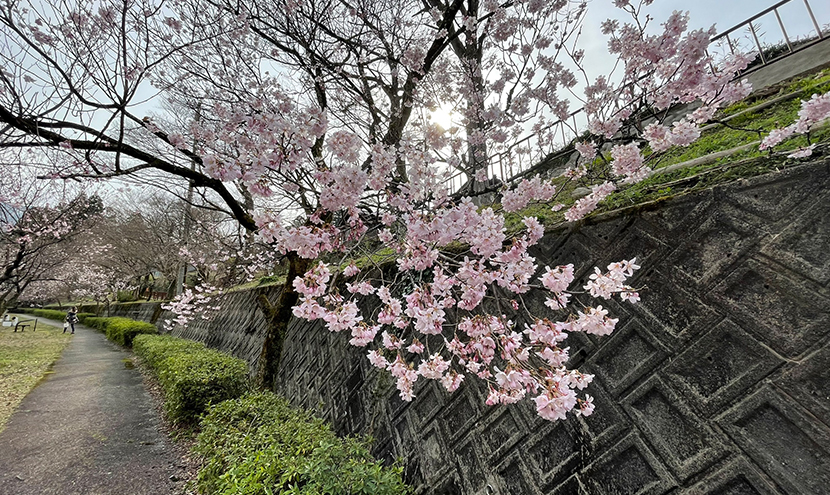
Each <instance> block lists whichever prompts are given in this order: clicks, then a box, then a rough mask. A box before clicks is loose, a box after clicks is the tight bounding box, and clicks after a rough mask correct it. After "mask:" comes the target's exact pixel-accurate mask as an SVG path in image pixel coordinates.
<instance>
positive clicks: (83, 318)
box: [78, 313, 96, 325]
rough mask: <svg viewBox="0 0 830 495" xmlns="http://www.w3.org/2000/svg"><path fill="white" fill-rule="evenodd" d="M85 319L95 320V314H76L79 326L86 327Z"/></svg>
mask: <svg viewBox="0 0 830 495" xmlns="http://www.w3.org/2000/svg"><path fill="white" fill-rule="evenodd" d="M87 318H96V315H95V313H78V321H79V322H81V325H86V320H87Z"/></svg>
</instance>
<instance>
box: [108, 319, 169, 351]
mask: <svg viewBox="0 0 830 495" xmlns="http://www.w3.org/2000/svg"><path fill="white" fill-rule="evenodd" d="M103 329H104V332H105V333H106V335H107V338H108V339H110V340H112V341H113V342H115V343H117V344H121V345H123V346H126V347H131V346H132V345H133V338H135V336H136V335H138V334H154V333H158V329H156V326H155V325H153V324H152V323H147V322H144V321H136V320H131V319H129V318H121V317H117V316H116V317H113V318H106V322H105V323H104V324H103Z"/></svg>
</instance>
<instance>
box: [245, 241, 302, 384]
mask: <svg viewBox="0 0 830 495" xmlns="http://www.w3.org/2000/svg"><path fill="white" fill-rule="evenodd" d="M310 264H311V260H308V259H305V258H301V257H299V256H297V254H296V253H289V254H288V275H287V276H286V279H285V285H284V286H283V288H282V291H280V295H279V296H278V297H277V301H276V302H275V303H273V304H271V302H270V301H268V297H267V296H266V295H265V294H260V295H259V296H257V299H256V302H257V306H258V307H259V309H260V311H262V313H263V315H264V316H265V322H266V325H267V326H266V330H265V340H264V342H263V343H262V351H261V352H260V355H259V366H258V368H257V373H256V378H255V384H256V387H257V388H259V389H263V390H273V389H274V385H275V384H276V379H277V372H278V371H279V365H280V359H281V358H282V349H283V346H284V344H285V336H286V334H287V333H288V323H289V322H290V321H291V318H292V316H293V314H292V312H291V310H292V308H293V307H294V306H295V305H296V304H297V301H298V300H299V298H300V295H299V293H298V292H297V291H296V290H295V289H294V284H293V282H294V279H295V278H296V277H298V276H302V275H303V274H305V272H306V271H307V270H308V267H309V265H310Z"/></svg>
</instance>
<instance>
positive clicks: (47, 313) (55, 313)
mask: <svg viewBox="0 0 830 495" xmlns="http://www.w3.org/2000/svg"><path fill="white" fill-rule="evenodd" d="M32 314H33V315H35V316H39V317H41V318H48V319H50V320H58V321H63V320H64V318H66V311H59V310H57V309H33V310H32Z"/></svg>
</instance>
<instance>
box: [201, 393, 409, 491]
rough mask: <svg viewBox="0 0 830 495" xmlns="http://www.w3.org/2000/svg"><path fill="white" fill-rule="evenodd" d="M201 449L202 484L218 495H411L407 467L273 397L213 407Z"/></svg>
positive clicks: (257, 396) (205, 423) (249, 397)
mask: <svg viewBox="0 0 830 495" xmlns="http://www.w3.org/2000/svg"><path fill="white" fill-rule="evenodd" d="M201 426H202V431H201V433H200V434H199V437H198V439H197V444H196V446H195V448H194V450H195V451H196V452H197V453H198V454H200V455H201V456H203V457H204V460H205V462H204V465H203V467H202V468H201V469H200V471H199V474H198V487H199V490H200V491H201V492H202V493H210V494H228V495H230V494H250V495H254V494H257V495H259V494H263V495H264V494H308V495H311V494H315V495H316V494H346V493H348V494H355V495H357V494H366V495H368V494H378V495H379V494H383V495H386V494H389V495H392V494H405V493H409V489H408V488H407V487H406V485H404V484H403V481H402V479H401V469H400V468H399V467H391V468H390V467H384V466H383V465H382V464H381V463H380V462H379V461H377V460H375V459H373V458H372V457H371V456H370V454H369V450H368V448H367V445H366V444H365V443H364V442H360V441H358V440H356V439H354V438H346V439H340V438H338V437H337V436H336V435H335V434H334V432H332V431H331V429H330V428H329V427H328V426H327V425H326V424H325V423H324V422H323V421H322V420H320V419H319V418H315V417H314V416H312V415H311V414H310V413H309V412H306V411H299V410H296V409H292V408H291V407H290V406H289V405H288V403H287V402H286V400H285V399H283V398H281V397H279V396H277V395H275V394H272V393H270V392H264V393H255V394H248V395H245V396H244V397H241V398H239V399H235V400H229V401H225V402H223V403H221V404H218V405H216V406H213V407H212V408H211V409H210V411H209V412H208V414H207V415H206V416H205V418H204V419H203V420H202V424H201Z"/></svg>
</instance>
